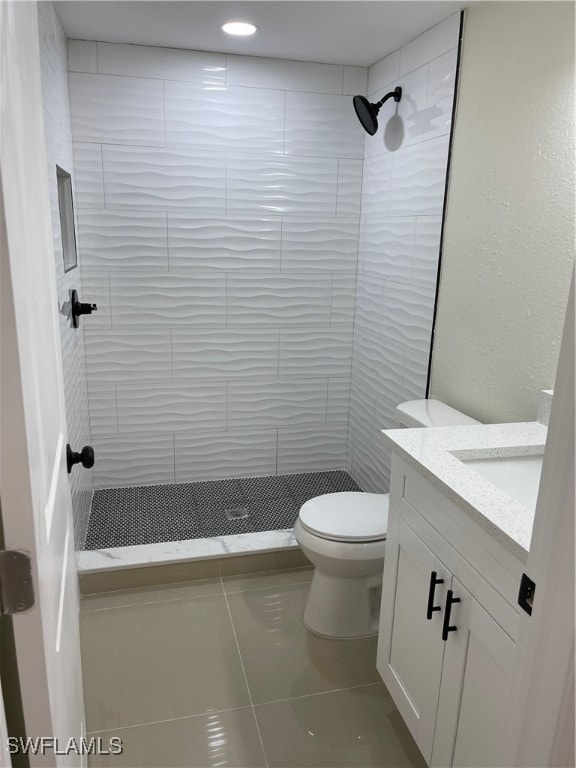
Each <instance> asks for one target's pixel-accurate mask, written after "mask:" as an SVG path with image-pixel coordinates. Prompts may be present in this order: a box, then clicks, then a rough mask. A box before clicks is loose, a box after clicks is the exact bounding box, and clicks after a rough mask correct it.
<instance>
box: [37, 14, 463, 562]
mask: <svg viewBox="0 0 576 768" xmlns="http://www.w3.org/2000/svg"><path fill="white" fill-rule="evenodd" d="M42 5H44V6H45V8H44V11H43V13H42V16H41V20H40V21H41V27H42V28H41V40H42V48H43V60H44V65H43V90H44V100H45V114H46V126H45V127H46V134H47V146H48V162H49V165H50V169H49V170H50V175H51V178H52V177H53V175H54V164H58V165H59V166H60V167H64V168H65V169H66V170H69V171H70V172H71V173H72V175H73V177H74V183H75V208H76V225H77V235H78V253H79V267H78V269H77V270H72V272H69V273H67V274H66V275H65V276H64V275H63V276H62V279H61V280H60V281H59V292H60V296H59V301H60V304H61V305H62V306H64V305H65V303H66V299H67V296H68V291H69V290H70V288H72V287H76V288H78V290H79V291H80V293H81V297H82V299H83V300H84V301H91V302H95V303H96V304H97V305H98V311H97V312H96V313H94V314H92V315H90V316H87V317H85V318H83V319H82V327H81V329H80V330H79V331H71V330H70V328H69V327H68V325H67V324H66V322H65V318H64V317H63V323H62V341H63V344H62V346H63V358H64V370H65V377H68V380H69V381H71V380H72V379H73V380H74V385H73V386H70V387H69V388H68V389H69V390H70V391H69V392H68V393H67V415H68V421H69V425H68V426H69V433H70V439H71V441H72V437H73V439H74V441H75V442H77V443H78V444H80V443H82V444H84V443H86V442H89V443H90V444H91V445H93V447H94V450H95V452H96V457H97V459H96V463H95V466H94V470H93V471H91V472H86V471H85V472H79V473H77V474H78V476H80V475H81V476H82V478H83V480H82V481H81V482H82V483H84V484H85V485H89V486H93V488H94V489H96V491H97V492H100V491H102V492H104V489H130V488H132V489H135V488H141V487H142V486H158V485H162V486H167V487H171V486H172V487H176V486H180V485H182V484H203V483H206V482H209V481H222V480H231V481H232V480H235V479H237V485H236V486H235V487H239V486H240V479H245V478H250V477H256V476H266V477H269V478H270V477H274V476H282V477H284V476H286V477H299V476H303V475H305V474H308V473H318V474H319V477H320V479H319V480H318V482H320V484H322V482H325V481H326V480H327V478H328V477H331V478H332V479H333V480H334V479H335V478H336V476H337V475H336V474H335V473H340V474H339V475H338V476H339V477H340V482H341V483H343V482H344V483H351V485H346V489H353V488H358V487H361V488H362V489H363V490H365V491H377V492H380V491H385V490H387V487H388V476H389V464H388V457H387V456H386V454H385V452H384V451H383V450H382V449H381V447H380V444H379V438H378V430H379V429H383V428H386V427H393V426H396V424H395V422H394V407H395V405H396V404H397V403H399V402H401V401H402V400H405V399H410V398H414V397H424V396H425V393H426V378H427V369H428V358H429V353H430V339H431V331H432V319H433V311H434V301H435V292H436V275H437V266H438V254H439V243H440V230H441V218H442V208H443V202H444V192H445V183H446V168H447V160H448V145H449V135H450V124H451V115H452V106H453V97H454V81H455V74H456V61H457V47H458V40H459V30H460V19H459V15H458V14H456V15H454V16H451V17H449V18H448V19H447V20H446V21H444V22H442V23H441V24H439V25H438V26H436V27H434V28H432V29H431V30H429V31H428V32H426V33H424V34H423V35H421V36H420V37H419V38H416V40H414V41H413V42H412V43H409V44H408V45H406V46H405V47H404V48H402V49H400V50H399V51H396V52H394V53H392V54H390V55H388V56H386V57H385V58H383V59H382V60H381V61H379V62H377V63H375V64H374V66H372V67H370V68H369V69H368V68H363V67H350V66H340V65H333V64H316V63H306V62H291V61H290V62H289V61H282V60H276V59H258V58H251V57H246V56H236V55H224V54H214V53H200V52H195V51H186V50H177V49H162V48H155V47H147V46H139V45H122V44H110V43H100V42H94V41H80V40H70V41H68V57H67V62H66V61H65V60H64V58H63V57H64V52H65V45H66V41H65V38H64V35H63V33H62V30H61V28H60V26H59V23H58V19H57V17H56V15H55V13H54V11H53V10H52V8H51V6H50V5H49V4H42ZM67 70H68V71H67ZM398 84H399V85H401V86H402V88H403V90H404V98H403V100H402V102H401V103H400V104H399V105H397V107H396V105H393V104H392V103H387V104H386V105H385V107H384V108H383V110H382V112H381V116H380V122H381V129H380V131H379V132H378V134H377V135H376V136H375V137H366V139H365V136H366V135H365V133H364V132H363V130H362V128H361V126H360V125H359V123H358V122H357V120H356V117H355V115H354V112H353V109H352V103H351V102H352V99H351V97H352V95H354V94H356V93H363V94H366V95H369V96H370V99H371V100H377V99H378V98H380V96H381V95H382V94H383V93H385V92H386V90H389V89H390V88H391V87H394V86H396V85H398ZM68 99H69V101H68ZM68 104H69V107H68ZM68 110H69V111H68ZM68 115H70V117H68ZM72 143H73V159H72ZM53 202H54V204H55V205H56V209H55V211H56V214H57V199H56V200H55V201H53ZM57 218H58V217H57V215H55V217H54V219H55V221H54V227H55V242H56V243H57V242H58V240H59V230H58V227H59V225H58V221H57ZM55 256H56V262H57V267H58V265H59V263H60V262H61V254H60V253H59V251H58V247H57V245H56V247H55ZM72 350H75V351H72ZM84 360H85V363H84ZM84 365H85V369H84ZM84 423H85V424H86V426H85V428H84V427H82V428H81V426H80V425H83V424H84ZM73 425H77V426H76V427H74V426H73ZM74 429H76V433H74V434H72V433H73V430H74ZM344 471H347V472H348V473H349V475H345V472H344ZM325 473H328V474H325ZM350 476H351V477H350ZM322 477H323V478H324V480H322ZM345 478H348V480H345ZM282 482H283V481H282ZM296 482H297V481H296V480H294V481H293V483H296ZM356 483H357V484H358V485H356ZM283 487H284V489H286V488H288V489H290V484H289V482H288V481H287V480H286V482H285V483H284V486H283ZM295 487H296V486H295ZM319 487H320V486H319ZM321 487H327V486H322V485H321ZM339 487H341V488H342V489H344V486H343V485H341V486H339ZM339 487H338V488H339ZM338 488H337V489H338ZM329 489H331V490H334V489H333V488H329ZM88 492H89V490H88ZM116 492H117V491H116ZM105 493H107V494H108V495H109V498H110V494H111V493H112V491H105ZM134 493H135V491H132V494H134ZM290 493H291V498H293V499H296V498H297V495H294V493H292V491H290ZM148 494H149V495H150V494H151V495H152V496H154V493H153V492H152V491H149V492H148ZM286 497H288V495H286ZM97 498H98V499H100V501H101V500H102V499H103V498H104V497H103V496H102V495H100V496H98V497H97ZM279 498H280V497H279ZM298 498H300V497H298ZM111 506H112V507H113V506H114V505H113V504H111ZM265 506H266V505H264V507H265ZM74 507H75V516H76V519H77V531H76V537H77V542H76V543H77V547H78V548H79V549H81V548H83V546H84V543H85V540H86V532H87V529H88V508H87V504H86V492H84V495H81V494H78V493H77V494H76V496H75V497H74ZM115 509H116V510H118V508H117V507H116V508H115ZM116 513H117V512H116ZM112 514H114V512H112V511H111V515H112ZM264 514H265V513H264ZM271 517H272V515H271ZM271 527H273V524H272V523H271ZM164 540H166V538H164Z"/></svg>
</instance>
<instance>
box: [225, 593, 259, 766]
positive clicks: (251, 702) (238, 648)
mask: <svg viewBox="0 0 576 768" xmlns="http://www.w3.org/2000/svg"><path fill="white" fill-rule="evenodd" d="M222 586H224V584H222ZM224 599H225V600H226V608H227V609H228V616H229V617H230V624H231V626H232V632H233V633H234V640H235V642H236V648H237V650H238V658H239V659H240V664H241V666H242V674H243V675H244V681H245V683H246V690H247V691H248V698H249V699H250V706H251V707H252V715H253V717H254V723H255V724H256V730H257V731H258V739H259V741H260V747H261V749H262V756H263V758H264V763H265V765H266V768H268V759H267V757H266V752H265V750H264V742H263V741H262V734H261V733H260V725H259V724H258V718H257V717H256V710H255V709H254V702H253V701H252V692H251V690H250V685H249V683H248V677H247V675H246V668H245V666H244V659H243V658H242V653H241V651H240V643H239V642H238V636H237V634H236V627H235V626H234V619H233V618H232V611H231V610H230V604H229V602H228V595H227V594H226V591H224Z"/></svg>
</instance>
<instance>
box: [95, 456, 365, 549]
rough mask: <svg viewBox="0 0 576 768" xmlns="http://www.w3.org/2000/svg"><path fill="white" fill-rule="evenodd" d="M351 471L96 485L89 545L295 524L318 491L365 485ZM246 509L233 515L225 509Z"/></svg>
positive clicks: (223, 533)
mask: <svg viewBox="0 0 576 768" xmlns="http://www.w3.org/2000/svg"><path fill="white" fill-rule="evenodd" d="M360 490H361V489H360V487H359V486H358V485H357V484H356V483H355V482H354V480H353V479H352V478H351V477H350V475H349V474H348V473H347V472H344V471H333V472H310V473H303V474H298V475H279V476H276V475H275V476H270V477H249V478H240V479H238V480H213V481H207V482H202V483H181V484H178V485H151V486H140V487H137V488H109V489H105V490H100V491H95V492H94V498H93V500H92V510H91V513H90V525H89V528H88V535H87V538H86V546H85V548H86V549H107V548H109V547H125V546H130V545H133V544H153V543H156V542H162V541H182V540H183V539H205V538H210V537H212V536H230V535H233V534H237V533H256V532H258V531H275V530H282V529H284V528H292V526H293V525H294V522H295V520H296V517H297V516H298V511H299V509H300V507H301V506H302V504H303V503H304V502H305V501H308V499H311V498H313V497H314V496H320V495H321V494H323V493H336V492H338V491H360ZM238 509H240V510H245V511H246V514H247V517H243V518H240V519H236V520H229V519H228V518H227V517H226V510H238Z"/></svg>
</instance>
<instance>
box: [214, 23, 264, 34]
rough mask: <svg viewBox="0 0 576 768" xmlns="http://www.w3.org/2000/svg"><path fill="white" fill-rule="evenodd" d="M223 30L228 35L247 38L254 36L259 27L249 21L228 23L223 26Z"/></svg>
mask: <svg viewBox="0 0 576 768" xmlns="http://www.w3.org/2000/svg"><path fill="white" fill-rule="evenodd" d="M221 29H222V30H223V31H224V32H226V34H228V35H238V36H239V37H246V36H247V35H253V34H254V33H255V32H256V30H257V29H258V27H257V26H256V25H255V24H250V22H248V21H227V22H226V24H222V27H221Z"/></svg>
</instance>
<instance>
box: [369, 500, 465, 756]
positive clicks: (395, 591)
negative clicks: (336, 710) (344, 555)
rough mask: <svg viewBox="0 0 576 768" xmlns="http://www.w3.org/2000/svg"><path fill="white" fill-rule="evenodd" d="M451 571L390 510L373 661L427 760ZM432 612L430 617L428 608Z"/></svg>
mask: <svg viewBox="0 0 576 768" xmlns="http://www.w3.org/2000/svg"><path fill="white" fill-rule="evenodd" d="M451 579H452V575H451V573H450V572H449V571H448V570H447V569H446V568H445V566H444V565H443V564H442V563H441V562H440V561H439V560H438V559H437V558H436V556H435V555H434V553H433V552H432V551H431V550H430V549H428V547H427V546H426V545H425V544H424V542H423V541H421V539H420V538H419V537H418V536H417V535H416V534H415V533H414V531H412V530H411V529H410V528H409V527H408V526H407V525H406V524H405V523H403V522H402V521H400V520H399V518H398V516H397V515H396V514H394V512H393V511H392V510H391V511H390V515H389V517H388V535H387V538H386V558H385V560H384V578H383V584H382V609H381V615H380V633H379V638H378V659H377V666H378V671H379V672H380V675H381V676H382V679H383V680H384V682H385V683H386V685H387V687H388V690H389V691H390V695H391V696H392V698H393V699H394V703H395V704H396V706H397V707H398V710H399V712H400V714H401V715H402V718H403V719H404V722H405V723H406V725H407V726H408V729H409V730H410V733H411V734H412V736H413V737H414V741H415V742H416V744H417V745H418V747H419V749H420V751H421V752H422V754H423V755H424V758H425V759H426V762H427V763H430V757H431V754H432V744H433V741H434V728H435V724H436V707H437V703H438V692H439V690H440V679H441V675H442V659H443V654H444V645H445V644H444V643H443V642H442V618H441V614H442V611H441V610H438V609H439V607H440V606H442V607H443V606H444V602H445V595H446V590H447V589H449V588H450V583H451ZM429 607H430V608H433V609H434V610H432V611H431V612H430V614H429V615H430V616H431V618H430V619H428V618H427V615H428V609H429Z"/></svg>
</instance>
